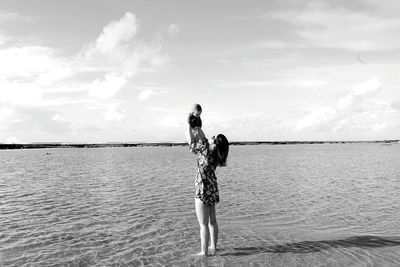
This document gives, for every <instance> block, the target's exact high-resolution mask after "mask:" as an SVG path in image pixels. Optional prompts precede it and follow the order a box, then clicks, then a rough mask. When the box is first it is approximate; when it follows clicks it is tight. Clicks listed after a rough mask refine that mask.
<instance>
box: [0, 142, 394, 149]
mask: <svg viewBox="0 0 400 267" xmlns="http://www.w3.org/2000/svg"><path fill="white" fill-rule="evenodd" d="M399 142H400V140H376V141H235V142H230V144H231V145H234V146H240V145H304V144H305V145H309V144H354V143H377V144H389V145H390V144H393V143H399ZM145 146H161V147H172V146H188V144H187V143H174V142H159V143H140V142H138V143H85V144H80V143H31V144H0V149H39V148H100V147H145Z"/></svg>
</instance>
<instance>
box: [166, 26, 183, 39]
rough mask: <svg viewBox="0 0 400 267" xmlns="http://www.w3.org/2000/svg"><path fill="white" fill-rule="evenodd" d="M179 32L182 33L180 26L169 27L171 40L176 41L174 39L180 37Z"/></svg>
mask: <svg viewBox="0 0 400 267" xmlns="http://www.w3.org/2000/svg"><path fill="white" fill-rule="evenodd" d="M179 31H180V28H179V26H178V25H176V24H171V25H169V28H168V35H169V37H170V38H171V39H174V38H176V36H178V34H179Z"/></svg>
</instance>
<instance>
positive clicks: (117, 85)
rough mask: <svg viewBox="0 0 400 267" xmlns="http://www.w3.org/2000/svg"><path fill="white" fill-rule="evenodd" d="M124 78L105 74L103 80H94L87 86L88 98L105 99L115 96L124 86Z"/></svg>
mask: <svg viewBox="0 0 400 267" xmlns="http://www.w3.org/2000/svg"><path fill="white" fill-rule="evenodd" d="M126 82H127V80H126V77H125V76H123V75H121V74H116V73H107V74H106V75H105V77H104V79H102V80H100V79H96V80H95V81H94V82H92V83H91V84H90V85H89V96H94V97H97V98H100V99H106V98H109V97H112V96H113V95H115V94H116V93H117V92H118V91H119V90H121V88H122V87H123V86H124V85H125V84H126Z"/></svg>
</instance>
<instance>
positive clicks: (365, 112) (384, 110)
mask: <svg viewBox="0 0 400 267" xmlns="http://www.w3.org/2000/svg"><path fill="white" fill-rule="evenodd" d="M380 88H381V83H380V81H379V80H378V79H376V78H371V79H369V80H368V81H366V82H363V83H361V84H359V85H356V86H354V87H353V88H352V89H351V90H350V91H349V92H348V93H347V94H346V95H345V96H343V97H342V98H340V99H338V101H337V103H336V105H335V106H333V107H314V108H312V109H311V110H310V112H309V113H308V114H307V115H305V116H304V117H302V118H301V119H300V120H298V121H297V123H296V125H295V129H296V130H304V129H309V128H312V129H314V130H317V131H328V132H329V131H331V132H336V131H340V130H345V129H347V130H351V131H354V130H365V131H368V130H372V131H374V130H380V129H382V127H386V126H388V125H389V124H388V123H385V118H386V117H388V116H389V115H390V113H391V108H390V104H388V103H386V102H378V101H375V100H373V98H372V97H373V96H374V95H375V94H376V93H377V92H378V91H379V90H380Z"/></svg>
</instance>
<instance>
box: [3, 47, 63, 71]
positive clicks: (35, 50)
mask: <svg viewBox="0 0 400 267" xmlns="http://www.w3.org/2000/svg"><path fill="white" fill-rule="evenodd" d="M58 65H59V60H58V59H57V58H56V56H55V55H54V52H53V50H52V49H51V48H48V47H41V46H23V47H11V48H7V49H0V74H1V75H2V76H3V77H6V78H10V77H13V78H14V77H16V78H18V77H19V78H20V77H32V78H36V76H37V75H40V74H44V73H46V72H49V71H51V70H53V68H54V67H56V66H58Z"/></svg>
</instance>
